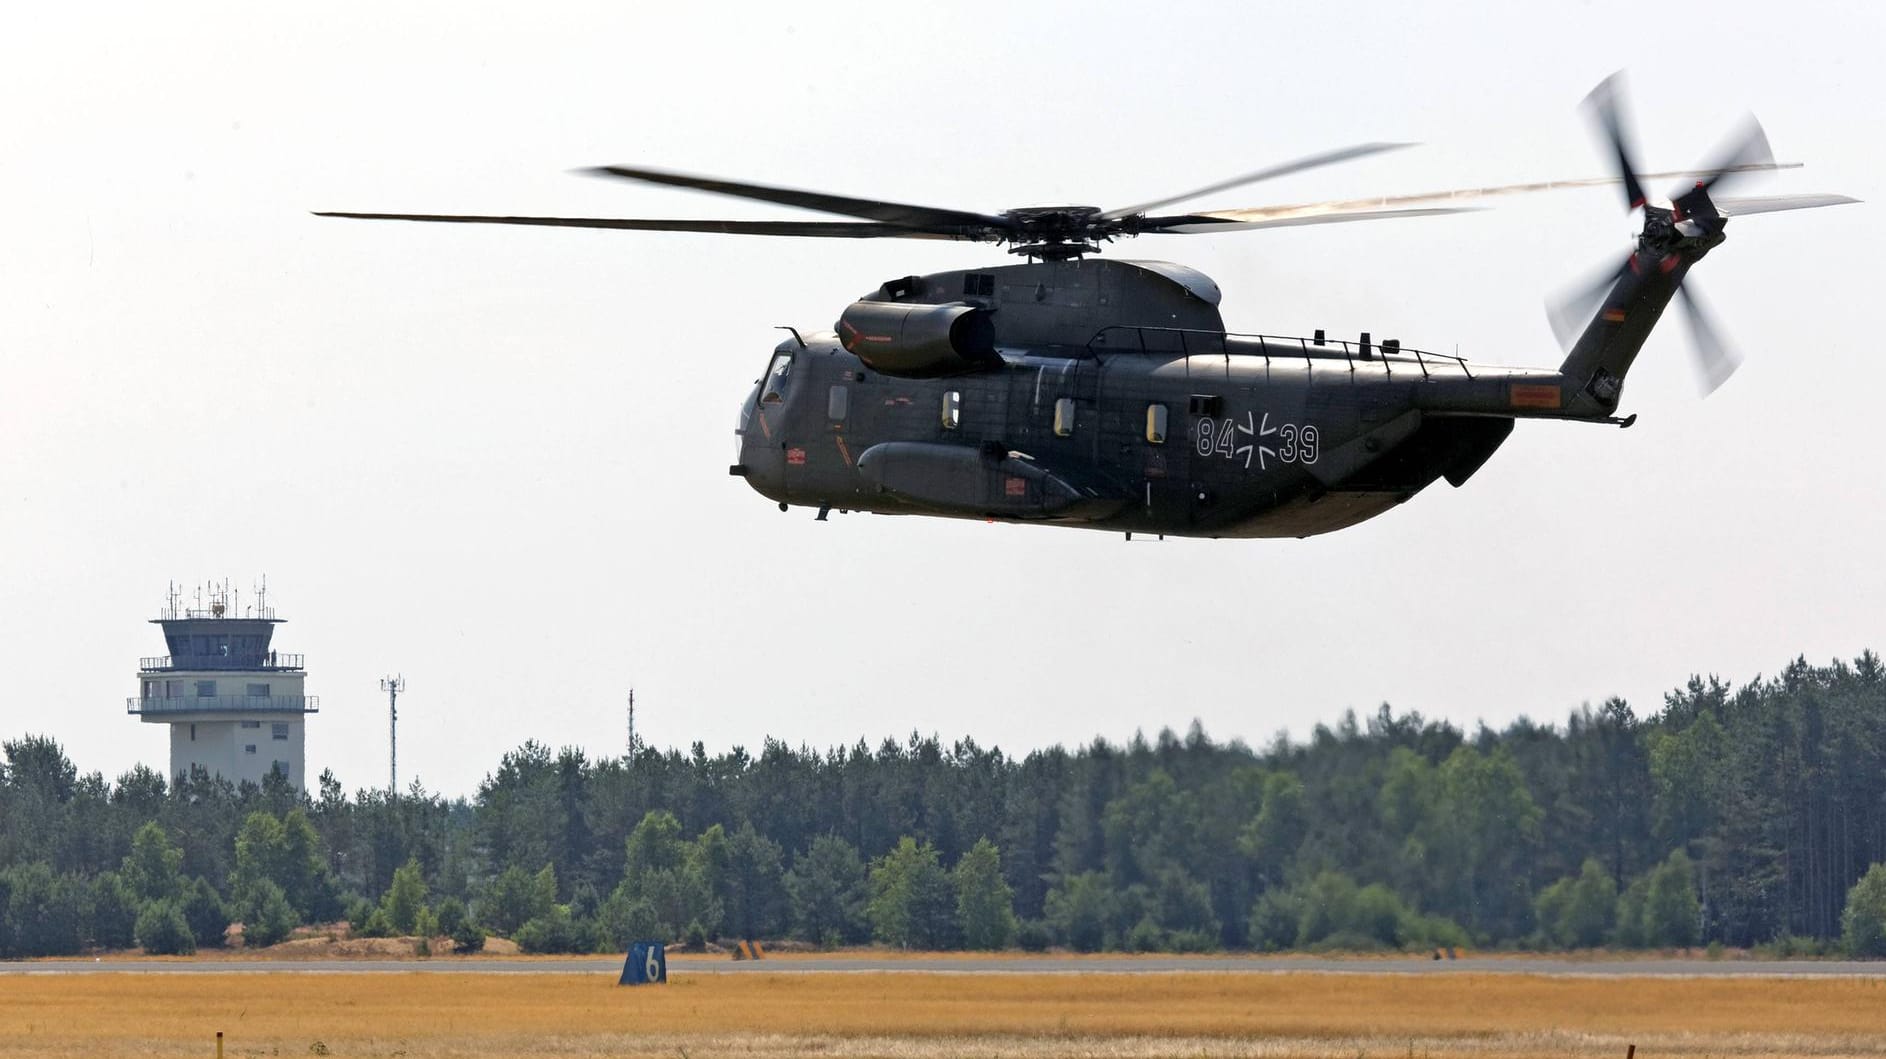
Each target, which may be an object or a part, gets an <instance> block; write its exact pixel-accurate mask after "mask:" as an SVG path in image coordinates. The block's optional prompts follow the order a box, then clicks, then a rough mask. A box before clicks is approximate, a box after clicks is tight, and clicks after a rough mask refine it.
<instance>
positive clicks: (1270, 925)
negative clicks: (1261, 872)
mask: <svg viewBox="0 0 1886 1059" xmlns="http://www.w3.org/2000/svg"><path fill="white" fill-rule="evenodd" d="M1302 919H1303V902H1302V901H1301V899H1299V898H1298V897H1297V895H1296V894H1294V893H1291V892H1290V891H1288V890H1284V889H1272V890H1266V891H1264V893H1263V896H1261V897H1259V898H1258V899H1257V902H1256V903H1255V904H1253V905H1252V906H1251V917H1250V920H1249V922H1248V925H1247V927H1246V929H1247V930H1248V931H1249V932H1250V939H1251V947H1252V948H1254V949H1257V950H1259V951H1262V952H1282V951H1283V950H1285V949H1288V948H1290V947H1292V946H1294V945H1295V944H1296V943H1297V924H1298V923H1299V922H1301V921H1302Z"/></svg>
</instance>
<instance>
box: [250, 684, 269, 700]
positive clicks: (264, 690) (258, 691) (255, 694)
mask: <svg viewBox="0 0 1886 1059" xmlns="http://www.w3.org/2000/svg"><path fill="white" fill-rule="evenodd" d="M268 696H269V690H268V685H267V684H251V685H249V697H250V698H252V699H266V698H268Z"/></svg>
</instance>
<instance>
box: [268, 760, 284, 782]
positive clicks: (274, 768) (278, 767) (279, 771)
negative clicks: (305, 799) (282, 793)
mask: <svg viewBox="0 0 1886 1059" xmlns="http://www.w3.org/2000/svg"><path fill="white" fill-rule="evenodd" d="M269 771H271V772H273V773H275V774H276V775H277V776H280V777H282V778H283V779H287V778H288V762H286V761H277V762H276V763H275V764H273V765H270V766H269Z"/></svg>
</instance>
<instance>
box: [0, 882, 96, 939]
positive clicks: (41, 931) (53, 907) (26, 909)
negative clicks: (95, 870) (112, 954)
mask: <svg viewBox="0 0 1886 1059" xmlns="http://www.w3.org/2000/svg"><path fill="white" fill-rule="evenodd" d="M6 874H7V876H8V877H9V879H10V880H11V885H10V886H9V887H8V894H7V901H6V905H5V907H3V908H0V917H4V918H5V919H6V920H7V922H8V924H9V926H8V930H7V933H8V934H10V935H11V937H12V946H13V949H14V951H15V952H17V953H18V955H21V956H70V955H73V954H74V953H77V952H78V951H79V945H80V943H81V942H82V941H83V940H84V939H83V934H84V932H85V922H84V920H85V897H86V893H85V891H84V890H83V889H82V888H81V885H80V884H79V883H78V882H77V881H75V880H73V879H72V878H71V877H69V876H58V875H54V874H53V871H52V867H51V865H48V864H46V863H45V862H44V861H37V862H35V863H32V864H27V865H23V866H20V867H16V868H12V869H9V870H8V871H7V873H6Z"/></svg>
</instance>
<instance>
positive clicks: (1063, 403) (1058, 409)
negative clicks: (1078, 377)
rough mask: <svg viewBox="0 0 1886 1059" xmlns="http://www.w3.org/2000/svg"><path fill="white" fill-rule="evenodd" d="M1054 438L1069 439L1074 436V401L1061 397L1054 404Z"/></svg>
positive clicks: (1070, 398)
mask: <svg viewBox="0 0 1886 1059" xmlns="http://www.w3.org/2000/svg"><path fill="white" fill-rule="evenodd" d="M1054 436H1055V437H1057V438H1071V437H1073V436H1074V399H1073V398H1072V397H1063V398H1060V399H1059V400H1057V401H1055V402H1054Z"/></svg>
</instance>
